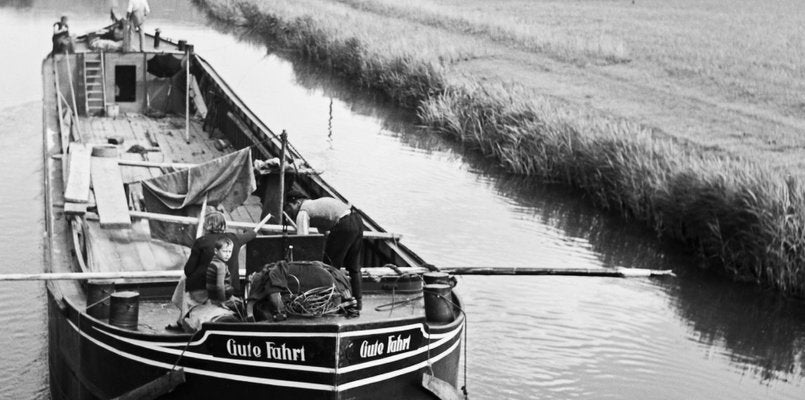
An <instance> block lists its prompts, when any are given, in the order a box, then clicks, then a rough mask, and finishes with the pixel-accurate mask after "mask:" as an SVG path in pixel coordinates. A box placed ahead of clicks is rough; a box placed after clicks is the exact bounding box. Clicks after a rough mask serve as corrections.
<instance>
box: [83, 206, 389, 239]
mask: <svg viewBox="0 0 805 400" xmlns="http://www.w3.org/2000/svg"><path fill="white" fill-rule="evenodd" d="M129 215H130V216H131V217H132V218H144V219H150V220H154V221H162V222H170V223H174V224H182V225H196V224H198V219H197V218H193V217H183V216H181V215H168V214H157V213H149V212H145V211H129ZM86 217H87V219H89V220H95V221H97V220H98V215H97V214H95V213H91V212H88V213H87V214H86ZM226 226H228V227H230V228H238V229H254V228H255V227H257V226H258V224H255V223H254V222H241V221H227V223H226ZM289 230H290V228H289ZM260 231H263V232H267V233H280V232H282V231H283V226H282V225H273V224H264V225H262V226H260ZM311 233H316V232H315V228H311ZM363 237H364V238H367V239H393V240H399V239H401V238H402V235H400V234H398V233H392V232H375V231H363Z"/></svg>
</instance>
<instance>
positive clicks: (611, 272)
mask: <svg viewBox="0 0 805 400" xmlns="http://www.w3.org/2000/svg"><path fill="white" fill-rule="evenodd" d="M439 270H440V271H441V272H446V273H449V274H453V275H562V276H612V277H641V276H676V275H675V274H674V272H673V271H671V270H656V269H644V268H541V267H455V268H440V269H439Z"/></svg>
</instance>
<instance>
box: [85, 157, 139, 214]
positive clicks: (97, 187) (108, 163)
mask: <svg viewBox="0 0 805 400" xmlns="http://www.w3.org/2000/svg"><path fill="white" fill-rule="evenodd" d="M92 186H93V188H94V190H93V192H94V193H95V201H96V203H97V206H98V215H99V216H100V221H101V228H130V227H131V217H130V216H129V206H128V202H127V201H126V193H125V191H124V190H123V177H122V176H121V175H120V167H118V165H117V159H115V158H104V157H92Z"/></svg>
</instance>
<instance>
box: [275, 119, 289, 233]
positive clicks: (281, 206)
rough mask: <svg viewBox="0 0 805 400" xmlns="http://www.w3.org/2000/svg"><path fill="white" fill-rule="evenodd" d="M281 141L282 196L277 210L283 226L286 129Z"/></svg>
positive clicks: (283, 131)
mask: <svg viewBox="0 0 805 400" xmlns="http://www.w3.org/2000/svg"><path fill="white" fill-rule="evenodd" d="M280 140H281V141H282V151H280V187H279V193H280V196H279V208H277V222H278V223H279V224H280V225H282V216H283V215H284V213H283V206H284V205H285V151H286V150H287V149H286V146H287V145H288V133H286V132H285V129H283V130H282V133H281V134H280Z"/></svg>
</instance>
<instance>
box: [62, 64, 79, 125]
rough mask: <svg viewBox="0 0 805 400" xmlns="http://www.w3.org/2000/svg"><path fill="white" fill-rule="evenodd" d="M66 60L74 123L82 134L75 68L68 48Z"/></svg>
mask: <svg viewBox="0 0 805 400" xmlns="http://www.w3.org/2000/svg"><path fill="white" fill-rule="evenodd" d="M64 61H65V62H66V63H67V78H68V80H69V81H70V94H71V95H72V97H73V123H74V124H75V130H76V131H77V132H78V136H79V137H80V136H81V126H80V125H79V124H78V106H76V102H75V87H74V85H73V69H72V68H71V67H70V55H69V54H68V53H67V50H65V51H64Z"/></svg>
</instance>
